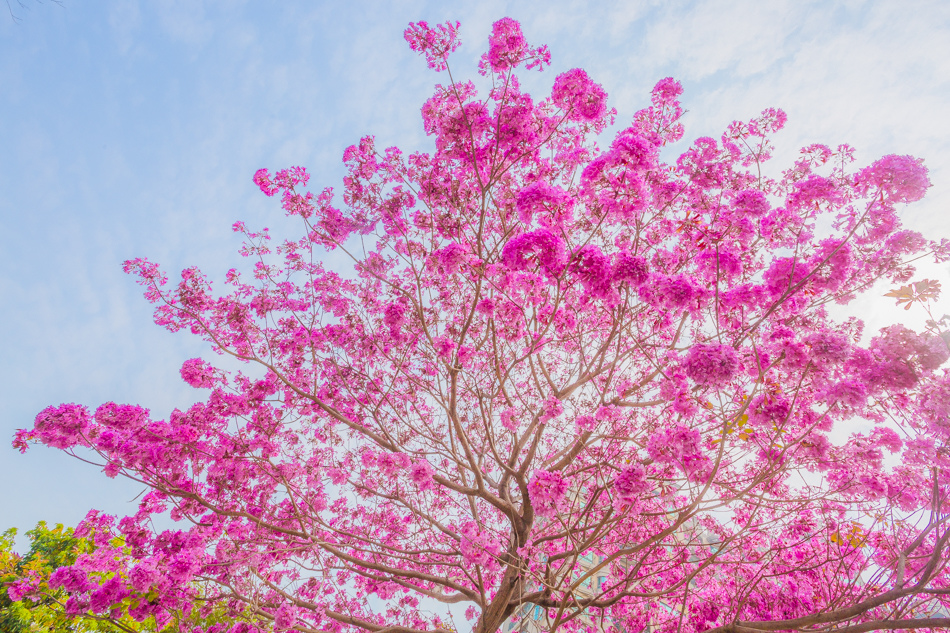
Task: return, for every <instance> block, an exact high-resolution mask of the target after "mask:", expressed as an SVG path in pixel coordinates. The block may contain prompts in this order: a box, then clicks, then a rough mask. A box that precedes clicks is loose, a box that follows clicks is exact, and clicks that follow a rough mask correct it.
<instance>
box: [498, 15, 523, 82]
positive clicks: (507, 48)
mask: <svg viewBox="0 0 950 633" xmlns="http://www.w3.org/2000/svg"><path fill="white" fill-rule="evenodd" d="M527 51H528V42H527V41H526V40H525V38H524V35H523V34H522V33H521V25H520V24H518V22H516V21H515V20H512V19H511V18H502V19H500V20H498V21H497V22H495V23H494V24H493V25H492V29H491V36H490V37H489V38H488V63H489V65H490V66H491V69H492V71H493V72H496V73H500V72H503V71H505V70H507V69H509V68H511V67H513V66H517V65H518V64H520V63H521V61H522V60H523V59H524V57H525V55H526V53H527Z"/></svg>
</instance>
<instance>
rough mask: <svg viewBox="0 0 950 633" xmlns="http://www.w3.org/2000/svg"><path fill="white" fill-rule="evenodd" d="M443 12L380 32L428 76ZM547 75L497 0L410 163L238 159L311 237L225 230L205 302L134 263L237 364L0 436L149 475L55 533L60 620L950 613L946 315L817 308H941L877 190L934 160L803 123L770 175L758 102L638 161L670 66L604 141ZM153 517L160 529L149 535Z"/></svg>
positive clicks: (674, 133)
mask: <svg viewBox="0 0 950 633" xmlns="http://www.w3.org/2000/svg"><path fill="white" fill-rule="evenodd" d="M457 29H458V24H445V25H441V26H435V27H432V26H429V25H427V24H426V23H424V22H420V23H417V24H413V25H411V26H410V27H409V29H408V30H407V31H406V40H407V41H408V42H409V45H410V46H411V47H412V49H413V50H415V51H417V52H419V53H421V54H422V55H423V56H424V57H425V59H426V60H427V61H428V64H429V66H430V67H431V68H432V69H434V70H435V71H438V72H442V73H443V74H442V75H441V76H443V77H446V74H445V73H446V71H447V70H448V58H449V55H450V54H451V53H452V51H454V50H455V49H456V48H457V47H458V46H459V40H458V35H457ZM548 64H549V53H548V51H547V49H546V48H545V47H532V46H530V45H529V44H528V43H527V42H526V40H525V38H524V36H523V34H522V32H521V29H520V26H519V25H518V23H517V22H515V21H513V20H510V19H503V20H500V21H498V22H496V23H495V25H494V28H493V30H492V33H491V37H490V38H489V48H488V52H487V53H486V54H485V55H484V56H483V57H482V59H481V63H480V64H479V69H480V72H481V74H482V75H483V79H480V80H479V81H480V82H481V84H482V85H483V86H484V88H483V89H479V88H477V87H476V84H475V83H473V82H470V81H461V80H456V79H454V78H453V77H452V76H451V75H448V77H447V79H446V81H445V83H444V84H442V85H438V86H436V88H435V91H434V94H433V95H432V97H431V98H430V99H429V100H428V101H426V102H425V104H424V105H423V107H422V118H423V125H424V128H425V131H426V133H427V134H429V135H430V136H431V137H432V138H433V140H434V141H435V143H434V145H435V147H434V150H433V151H431V152H416V153H412V154H408V155H406V154H404V153H403V152H402V151H400V150H399V149H397V148H395V147H390V148H387V149H380V148H377V145H376V143H375V141H374V139H373V138H371V137H367V138H364V139H362V140H361V141H360V142H359V143H358V144H357V145H354V146H353V147H350V148H349V149H347V150H346V152H345V154H344V161H345V163H346V166H347V168H348V170H349V173H348V176H346V178H345V179H344V183H343V190H342V195H339V194H335V193H334V192H333V191H332V190H331V189H323V190H314V191H309V190H308V189H307V184H308V178H309V176H308V174H307V173H306V172H305V171H304V170H303V169H301V168H298V167H294V168H290V169H287V170H282V171H278V172H276V173H275V174H271V172H268V171H267V170H263V169H262V170H260V171H258V172H257V174H256V175H255V176H254V181H255V182H256V183H257V184H258V185H259V186H260V189H261V191H262V192H263V193H264V194H266V195H267V196H275V197H276V198H277V199H278V200H280V204H281V206H282V208H283V209H284V210H285V211H286V213H287V214H289V215H291V216H294V217H295V218H297V219H298V220H299V223H300V232H299V234H297V235H296V236H295V237H288V238H287V239H284V240H282V241H279V242H272V241H271V237H270V235H269V234H268V232H267V230H266V229H264V230H263V231H257V232H254V231H252V230H249V229H247V228H246V227H245V226H244V225H243V224H241V223H238V224H236V225H235V230H236V231H238V232H239V233H242V234H243V235H244V238H245V243H244V246H243V248H242V250H241V254H242V255H243V256H244V257H246V258H248V260H250V261H251V262H252V264H253V271H252V272H246V273H245V274H244V275H242V274H240V273H239V272H238V271H237V270H232V271H231V272H230V273H228V275H227V276H226V278H225V280H224V285H223V289H221V290H218V291H214V290H212V286H211V282H210V281H209V280H208V279H206V278H205V277H204V276H203V275H202V274H201V273H200V272H199V271H198V270H195V269H188V270H185V271H183V272H182V274H181V279H180V281H177V282H169V280H168V279H167V278H166V276H165V275H164V274H163V273H162V272H161V271H160V269H159V267H158V266H157V265H155V264H153V263H151V262H148V261H146V260H144V259H137V260H133V261H130V262H127V264H126V270H127V271H128V272H129V273H131V274H132V275H134V276H135V277H136V278H137V279H138V280H139V283H141V284H142V286H143V287H144V289H145V296H146V298H147V299H148V300H149V301H151V302H153V303H154V304H155V306H156V309H155V320H156V322H157V323H158V324H159V325H161V326H163V327H165V328H167V329H169V330H171V331H179V330H187V331H190V332H192V333H193V334H196V335H198V336H200V337H202V338H203V339H204V340H206V341H207V342H208V343H209V346H210V348H211V349H212V350H214V351H215V352H216V353H218V354H222V355H226V356H230V357H233V358H236V359H239V360H240V361H243V362H244V363H246V366H247V369H246V370H245V371H244V372H228V371H224V370H222V369H219V368H216V367H214V366H213V365H212V364H210V363H208V362H206V361H204V360H199V359H193V360H189V361H187V362H185V364H184V365H183V367H182V370H181V375H182V378H183V379H184V380H185V381H186V382H187V383H189V384H190V385H192V386H193V387H195V388H196V389H200V390H204V393H206V394H207V397H206V398H205V400H204V401H202V402H200V403H199V404H196V405H194V406H192V407H190V408H189V409H188V410H186V411H179V410H175V411H173V412H171V414H170V415H168V416H167V417H166V418H165V419H160V418H158V417H155V416H153V415H152V414H151V413H150V412H149V411H147V410H145V409H143V408H141V407H137V406H134V405H120V404H114V403H106V404H103V405H101V406H99V407H98V408H96V409H94V410H93V409H90V408H87V407H86V406H83V405H78V404H64V405H60V406H57V407H50V408H48V409H46V410H45V411H43V412H41V413H40V414H39V415H38V416H37V418H36V423H35V426H34V427H33V428H32V429H30V430H25V431H21V432H20V433H19V434H18V435H17V438H16V440H15V445H16V446H18V447H20V448H22V449H25V448H26V446H27V445H28V443H29V442H31V441H36V442H42V443H45V444H48V445H50V446H54V447H57V448H60V449H63V450H65V451H74V450H77V449H80V448H81V449H83V450H87V449H91V450H92V451H95V453H97V454H98V455H99V456H100V457H101V460H102V464H103V465H104V469H105V473H106V474H107V475H109V476H111V477H114V476H117V475H121V476H125V477H129V478H132V479H134V480H136V481H138V482H141V483H143V484H144V485H146V486H147V487H148V489H149V491H148V493H147V494H145V495H144V496H143V497H142V499H141V501H140V504H139V506H138V511H137V512H136V513H135V514H133V515H132V516H127V517H124V518H121V519H120V518H116V517H111V516H105V515H103V514H100V513H97V512H91V513H90V514H89V515H88V517H87V518H86V519H85V521H83V523H82V524H81V525H80V526H79V529H78V531H77V534H78V535H80V536H88V537H90V538H95V539H96V542H97V544H98V545H99V547H98V549H96V550H95V552H93V553H92V554H90V555H88V556H84V557H80V558H79V559H78V560H77V561H76V564H75V565H74V566H73V567H71V568H70V570H69V571H68V572H67V571H63V572H60V573H59V574H58V575H57V576H56V578H59V579H61V581H62V582H61V584H62V587H63V588H64V589H65V590H67V591H68V592H69V593H70V596H71V598H70V602H69V603H68V605H67V608H68V609H69V610H70V611H71V612H72V613H86V612H95V613H98V614H103V613H105V614H108V613H109V612H110V611H114V610H115V609H116V608H117V607H116V605H119V604H121V603H122V601H123V600H126V599H127V598H128V597H129V596H131V595H148V596H149V599H148V600H133V601H131V602H129V601H128V600H126V603H130V604H134V607H133V608H132V612H131V615H132V616H133V617H135V618H147V617H155V618H157V619H158V621H159V622H161V618H162V617H164V616H163V614H166V613H172V612H177V611H181V610H182V609H183V608H186V607H187V608H189V609H190V608H196V609H202V608H206V607H204V606H202V605H204V604H215V603H217V604H231V605H235V608H238V605H240V609H241V610H243V611H244V612H247V613H252V614H254V616H255V618H257V621H259V622H262V623H264V624H263V625H262V626H264V627H265V628H273V629H274V630H296V631H308V632H309V631H373V632H380V633H382V632H387V633H397V632H398V633H414V632H416V631H420V632H421V631H430V632H435V631H449V630H458V629H459V628H464V627H466V626H470V627H472V628H473V629H474V630H475V631H479V632H489V631H496V630H498V629H499V627H500V626H501V625H502V624H503V623H504V622H505V621H506V620H508V619H509V618H512V617H518V616H519V614H525V613H526V612H528V611H529V610H530V611H531V613H534V614H537V613H540V614H541V615H540V616H539V617H540V620H539V624H540V626H541V627H542V628H543V629H544V630H550V631H555V630H558V631H595V630H596V631H602V630H610V629H611V627H614V628H616V629H617V630H622V631H629V632H632V633H636V632H638V631H641V630H643V629H644V627H646V626H648V625H649V626H652V627H653V630H659V631H673V630H676V631H690V632H692V631H696V632H700V631H715V632H717V633H718V632H722V633H753V632H759V631H778V630H813V631H838V632H847V633H858V632H860V631H870V630H879V629H920V628H940V627H947V626H950V619H948V618H947V616H945V615H943V614H945V613H946V612H947V608H948V606H950V595H948V594H950V575H948V569H947V562H948V547H950V543H948V541H950V530H948V528H950V507H948V501H950V499H948V493H950V417H948V415H950V375H948V374H947V373H946V371H945V370H944V369H942V368H941V367H942V365H943V364H944V362H945V361H946V360H947V358H948V355H950V352H948V346H947V343H946V342H945V341H946V339H945V338H944V337H943V336H942V323H940V322H935V321H931V322H930V325H929V329H928V330H926V331H921V332H917V331H912V330H910V329H908V328H907V327H904V326H902V325H894V326H891V327H889V328H885V329H884V330H882V331H880V332H879V333H871V334H870V335H869V337H868V338H867V339H862V323H861V321H860V320H858V319H856V318H850V319H843V320H842V319H835V318H833V317H832V315H831V311H830V310H829V308H830V307H832V306H833V305H838V306H841V305H847V304H848V303H849V302H851V301H852V300H853V299H855V297H857V296H859V295H860V294H861V293H862V292H864V291H866V290H868V289H869V288H871V287H872V285H873V284H875V283H876V282H878V281H879V280H882V279H883V280H891V281H892V282H895V283H896V284H898V285H903V287H902V288H901V289H900V290H898V291H895V292H894V293H893V295H894V296H896V297H898V300H899V301H905V302H906V303H907V304H908V305H909V306H910V305H915V306H917V308H918V309H928V306H929V305H930V302H931V301H932V300H933V299H934V298H935V296H936V292H937V290H938V288H937V284H935V283H933V282H926V281H921V282H917V283H916V284H910V285H907V284H908V282H910V281H911V280H912V276H913V273H914V269H913V268H912V267H911V265H910V262H912V261H914V260H915V259H919V258H921V257H930V258H936V260H937V261H946V260H947V259H948V258H950V243H948V242H947V241H943V242H939V243H937V242H933V241H930V240H928V239H926V238H924V237H923V236H921V235H920V234H919V233H916V232H914V231H910V230H905V229H902V228H901V221H900V219H899V216H898V211H899V209H900V208H901V207H902V205H904V204H905V203H910V202H914V201H916V200H919V199H920V198H922V197H923V196H924V194H925V192H926V190H927V188H928V187H929V186H930V182H929V180H928V177H927V170H926V168H925V167H924V166H923V163H922V161H920V160H919V159H916V158H912V157H910V156H898V155H892V156H886V157H884V158H882V159H880V160H878V161H876V162H874V163H873V164H871V165H870V166H868V167H857V166H854V165H853V151H852V149H851V148H850V147H848V146H840V147H838V148H837V149H835V150H832V149H829V148H828V147H825V146H823V145H812V146H810V147H807V148H805V149H804V150H802V153H801V156H800V158H799V159H798V160H797V161H796V162H795V164H794V165H792V166H791V167H790V168H789V169H787V170H786V171H784V172H781V177H776V178H771V177H768V176H766V175H765V172H763V168H762V165H763V163H764V162H765V161H766V160H767V159H769V156H770V153H771V152H772V145H771V144H770V141H769V136H770V135H771V134H772V133H774V132H776V131H778V130H779V129H780V128H781V127H782V125H783V124H784V122H785V114H784V113H783V112H781V111H780V110H774V109H769V110H766V111H765V112H763V113H762V115H761V116H759V117H757V118H755V119H753V120H751V121H748V122H738V121H737V122H735V123H733V124H732V125H730V126H729V128H728V129H727V130H726V132H725V133H724V134H723V135H722V136H721V138H719V139H713V138H699V139H696V140H695V141H694V142H693V143H692V144H691V145H690V146H689V148H688V149H686V150H685V152H684V153H683V154H682V155H681V156H679V157H678V158H676V159H675V160H674V161H673V162H671V163H667V162H663V160H662V159H661V154H662V151H663V148H664V146H666V145H668V144H670V143H674V142H676V141H679V140H680V139H681V138H682V137H683V135H684V129H683V124H682V121H681V118H682V114H683V110H682V109H681V106H680V102H679V97H680V94H681V92H682V88H681V86H680V84H679V83H677V82H676V81H674V80H672V79H663V80H661V81H660V82H659V83H658V84H657V85H656V87H655V88H654V89H653V91H652V93H651V94H650V103H649V105H647V107H645V108H644V109H642V110H640V111H639V112H637V113H636V114H635V115H634V117H633V120H632V121H630V122H628V123H627V124H626V125H624V126H622V129H621V130H620V131H619V132H618V133H616V134H615V135H614V136H613V138H612V140H610V139H608V140H607V141H603V143H604V146H603V147H600V146H598V144H597V142H596V139H597V138H598V135H600V134H601V133H602V132H604V131H605V130H606V129H607V127H608V126H609V125H611V124H612V123H613V122H614V117H615V112H614V111H613V110H612V109H611V108H610V107H609V105H608V102H607V94H606V92H605V91H604V89H603V87H602V86H600V85H599V84H597V83H595V81H594V80H593V79H592V78H591V77H589V76H588V74H587V73H586V72H585V71H583V70H581V69H574V70H570V71H568V72H565V73H563V74H561V75H558V76H557V77H555V78H554V79H553V88H552V89H551V92H550V95H547V96H543V97H540V98H538V97H533V96H532V95H529V94H527V93H526V92H525V91H523V90H522V87H521V84H520V82H519V79H518V73H519V72H523V71H528V70H532V69H535V70H542V69H543V68H544V67H545V66H547V65H548ZM332 250H336V251H338V252H343V253H345V254H346V255H347V256H349V258H350V260H351V262H352V267H351V268H349V269H347V270H346V271H342V270H341V271H333V270H328V269H327V268H326V267H325V266H324V265H323V264H322V263H321V259H322V258H323V257H324V254H325V253H327V252H328V251H332ZM835 312H836V313H841V310H840V308H839V309H836V310H835ZM862 340H867V341H869V342H868V343H865V344H861V341H862ZM165 513H167V514H168V515H170V518H171V519H173V520H175V521H178V522H180V523H179V528H178V529H172V530H155V529H153V527H152V526H153V523H152V517H153V516H155V515H162V514H165ZM110 544H111V545H110ZM103 574H105V575H103ZM93 578H99V579H102V578H109V580H108V581H107V582H105V584H103V583H102V582H95V581H93V580H92V579H93ZM196 582H197V583H200V584H201V586H202V587H205V588H206V587H207V586H208V583H211V584H213V586H215V587H216V588H217V589H216V590H215V591H214V592H211V593H209V592H208V591H207V589H205V590H204V593H203V594H202V596H201V601H198V602H196V601H195V595H194V591H195V590H194V589H193V587H195V583H196ZM17 591H18V592H19V593H20V594H22V595H26V594H28V592H29V591H30V588H29V587H18V588H17ZM440 603H447V604H449V605H458V606H457V607H452V608H451V611H452V612H454V613H456V614H461V613H463V612H464V613H465V616H466V617H467V618H468V619H469V623H468V624H466V623H465V622H464V621H459V622H453V621H451V620H450V619H449V618H448V617H447V615H446V614H447V613H449V612H450V609H449V608H447V607H444V606H442V604H440ZM188 605H191V606H188ZM459 617H461V615H459ZM531 617H534V616H531ZM235 626H240V627H245V629H247V625H245V624H241V625H235ZM245 629H242V630H245Z"/></svg>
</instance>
